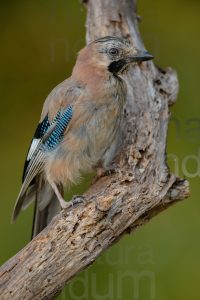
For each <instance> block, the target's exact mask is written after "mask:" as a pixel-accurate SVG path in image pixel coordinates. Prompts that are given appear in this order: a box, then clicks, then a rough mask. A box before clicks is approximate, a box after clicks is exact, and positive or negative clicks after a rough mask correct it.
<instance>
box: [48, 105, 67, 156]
mask: <svg viewBox="0 0 200 300" xmlns="http://www.w3.org/2000/svg"><path fill="white" fill-rule="evenodd" d="M72 115H73V109H72V106H68V107H67V108H66V109H65V111H64V112H63V113H62V114H61V113H60V115H59V117H58V118H57V124H56V126H55V128H54V130H53V131H52V133H51V134H50V136H49V137H48V139H47V140H46V142H45V143H44V145H43V149H44V150H48V151H50V150H54V149H55V148H56V146H57V145H58V144H59V143H60V142H61V140H62V139H63V135H64V131H65V129H66V128H67V125H68V124H69V122H70V120H71V118H72Z"/></svg>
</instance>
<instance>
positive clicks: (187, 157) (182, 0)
mask: <svg viewBox="0 0 200 300" xmlns="http://www.w3.org/2000/svg"><path fill="white" fill-rule="evenodd" d="M138 2H139V3H138V6H139V7H138V9H139V15H140V16H141V18H142V21H141V23H140V30H141V33H142V36H143V39H144V42H145V45H146V48H147V49H148V50H149V51H150V52H152V53H153V54H154V55H155V57H156V59H155V62H156V63H157V64H159V65H160V66H162V67H167V66H172V67H173V68H175V69H176V70H177V72H178V76H179V80H180V93H179V97H178V102H177V103H176V105H175V106H174V107H173V108H172V109H171V111H172V120H171V122H170V126H169V134H168V153H169V154H170V155H169V164H170V167H171V169H172V170H174V171H175V172H176V173H177V174H179V175H182V176H185V177H187V178H188V179H189V181H190V185H191V192H192V196H191V197H190V198H189V200H186V201H183V202H181V203H179V204H177V205H176V206H173V207H172V208H170V209H168V210H167V211H166V212H163V213H162V214H160V215H159V216H157V217H156V218H154V219H153V220H152V221H151V222H150V223H149V224H148V225H147V226H145V227H143V228H141V229H140V230H139V231H137V232H136V233H134V234H132V235H127V236H126V237H124V238H123V239H122V240H121V241H120V242H119V243H118V244H116V245H115V246H114V247H112V248H111V249H110V250H109V251H107V252H105V253H104V254H103V255H102V256H101V257H100V258H99V259H98V260H97V261H96V262H95V263H94V264H93V265H92V266H91V267H90V268H89V269H87V270H86V271H84V272H82V273H81V274H80V275H79V276H78V277H77V278H75V279H74V280H72V282H71V283H70V285H69V286H68V287H67V288H65V290H64V291H63V292H62V294H61V295H60V296H59V297H58V299H69V300H76V299H79V300H80V299H81V300H86V299H89V300H103V299H105V300H110V299H113V300H120V299H125V300H135V299H140V300H149V299H156V300H188V299H189V300H197V299H200V296H199V294H200V235H199V229H200V201H199V200H200V199H199V193H200V178H199V176H200V104H199V101H200V96H199V86H200V80H199V69H200V59H199V56H200V33H199V32H200V1H199V0H190V1H189V0H159V1H158V0H140V1H138ZM85 15H86V12H85V9H84V7H83V6H81V5H80V3H79V1H78V0H77V1H75V0H74V1H69V0H68V1H67V0H57V1H55V0H46V1H41V0H34V1H33V0H26V1H25V0H18V1H4V2H3V1H1V2H0V42H1V46H0V104H1V106H0V137H1V139H0V143H1V147H0V151H1V152H0V153H1V156H0V179H1V180H0V188H1V196H0V245H1V251H0V263H3V262H5V261H6V260H7V259H8V258H10V257H11V256H12V255H14V254H15V253H16V252H17V251H19V250H20V249H21V248H22V247H24V246H25V245H26V244H27V242H28V241H29V239H30V232H31V223H32V209H33V207H31V208H29V209H28V210H27V211H26V212H24V213H22V214H21V215H20V218H19V219H18V220H17V222H16V223H15V224H14V225H11V224H10V216H11V212H12V208H13V205H14V202H15V199H16V196H17V194H18V192H19V189H20V185H21V173H22V167H23V162H24V158H25V155H26V151H27V148H28V145H29V142H30V139H31V136H32V134H33V132H34V129H35V127H36V125H37V122H38V119H39V115H40V112H41V107H42V104H43V101H44V99H45V97H46V96H47V94H48V93H49V92H50V90H51V89H52V88H53V87H54V86H55V85H56V84H58V83H59V82H61V81H62V80H63V79H65V78H66V77H68V76H69V75H70V72H71V70H72V66H73V64H74V61H75V59H76V53H77V51H78V50H79V49H80V48H81V47H82V46H83V45H84V43H85V27H84V22H85ZM88 184H89V180H88V179H86V180H85V183H84V185H83V186H81V187H78V188H76V189H74V190H73V191H72V192H71V194H72V193H76V194H79V193H81V192H82V190H83V189H84V188H85V186H86V185H88ZM68 197H69V198H70V195H69V196H68Z"/></svg>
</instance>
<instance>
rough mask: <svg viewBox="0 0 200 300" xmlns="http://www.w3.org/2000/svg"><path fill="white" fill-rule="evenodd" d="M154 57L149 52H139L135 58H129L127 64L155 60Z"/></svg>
mask: <svg viewBox="0 0 200 300" xmlns="http://www.w3.org/2000/svg"><path fill="white" fill-rule="evenodd" d="M153 58H154V57H153V55H151V54H150V53H149V52H147V51H138V53H137V54H136V55H135V56H129V57H127V59H126V62H127V63H133V62H142V61H147V60H151V59H153Z"/></svg>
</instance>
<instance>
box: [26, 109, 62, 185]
mask: <svg viewBox="0 0 200 300" xmlns="http://www.w3.org/2000/svg"><path fill="white" fill-rule="evenodd" d="M59 118H60V111H59V112H58V113H57V115H56V116H55V118H54V119H53V121H52V122H50V121H49V119H48V115H47V116H46V117H45V118H44V119H43V121H42V122H40V123H39V124H38V127H37V128H36V130H35V133H34V136H33V139H32V142H31V145H30V147H29V150H28V154H27V157H26V161H25V164H24V170H23V175H22V182H23V181H24V179H25V176H26V172H27V168H28V166H29V163H30V160H31V158H32V156H33V154H34V152H35V150H36V148H37V146H38V145H39V143H40V141H41V139H42V138H43V136H44V135H45V133H47V131H48V129H49V128H50V127H51V125H52V124H53V123H55V122H57V121H58V119H59Z"/></svg>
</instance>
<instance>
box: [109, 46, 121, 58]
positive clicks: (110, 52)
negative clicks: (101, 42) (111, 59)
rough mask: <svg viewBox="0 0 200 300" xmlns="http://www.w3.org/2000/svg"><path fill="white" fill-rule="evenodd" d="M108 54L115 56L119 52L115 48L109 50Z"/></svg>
mask: <svg viewBox="0 0 200 300" xmlns="http://www.w3.org/2000/svg"><path fill="white" fill-rule="evenodd" d="M109 54H110V55H111V56H117V55H118V54H119V50H118V49H117V48H110V50H109Z"/></svg>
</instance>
